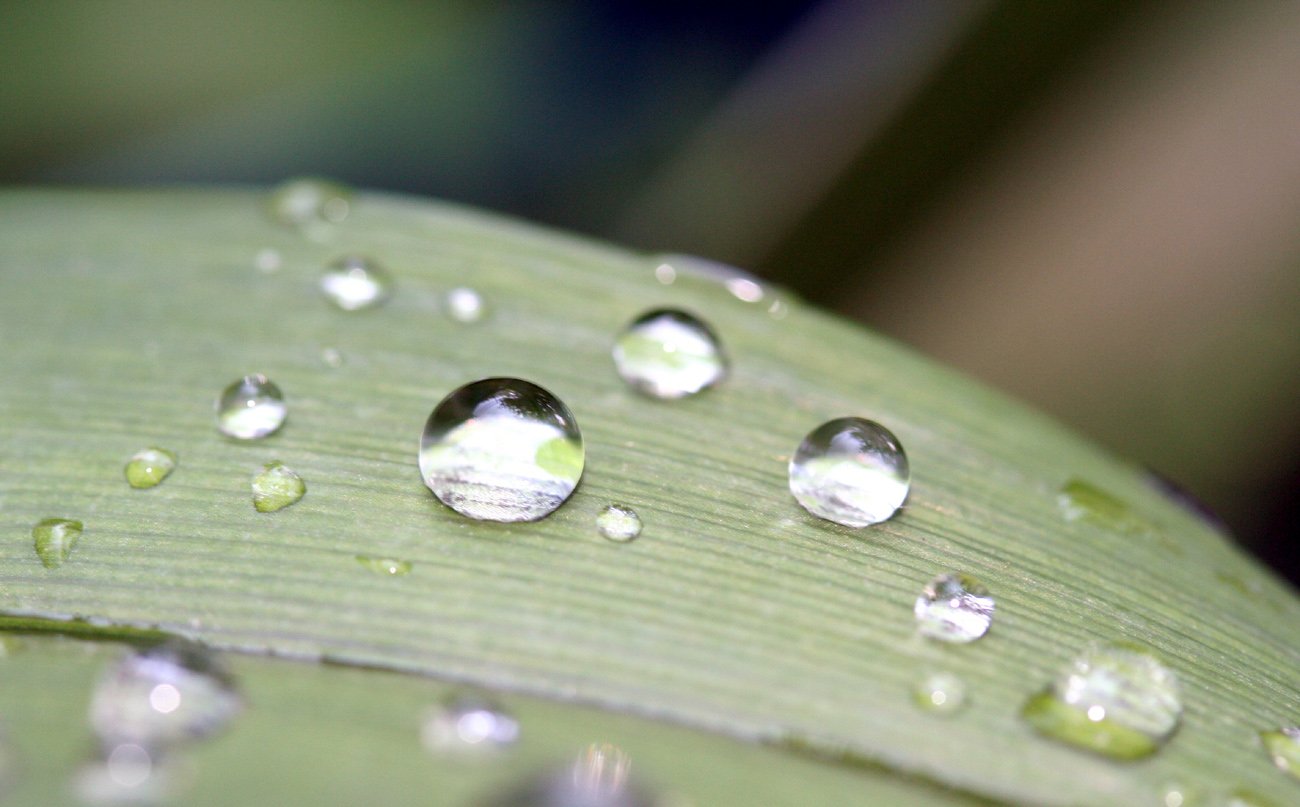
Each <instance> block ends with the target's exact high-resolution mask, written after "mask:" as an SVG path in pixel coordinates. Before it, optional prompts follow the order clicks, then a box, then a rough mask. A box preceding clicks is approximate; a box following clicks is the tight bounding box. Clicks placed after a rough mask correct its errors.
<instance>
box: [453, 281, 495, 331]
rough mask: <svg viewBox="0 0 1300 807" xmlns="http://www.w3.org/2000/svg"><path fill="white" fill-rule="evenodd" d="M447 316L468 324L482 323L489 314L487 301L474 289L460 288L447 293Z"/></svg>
mask: <svg viewBox="0 0 1300 807" xmlns="http://www.w3.org/2000/svg"><path fill="white" fill-rule="evenodd" d="M446 303H447V315H448V316H450V317H451V318H452V319H454V320H456V321H457V322H464V323H466V324H469V323H474V322H480V321H482V320H483V318H484V317H486V316H487V314H488V306H487V301H486V300H484V299H483V295H481V294H479V293H478V292H477V291H475V290H474V289H470V288H466V287H464V286H460V287H458V288H454V289H452V290H451V291H449V292H447V300H446Z"/></svg>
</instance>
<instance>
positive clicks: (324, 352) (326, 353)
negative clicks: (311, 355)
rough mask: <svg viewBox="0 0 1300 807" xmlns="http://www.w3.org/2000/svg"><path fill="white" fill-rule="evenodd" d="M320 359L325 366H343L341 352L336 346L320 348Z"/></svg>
mask: <svg viewBox="0 0 1300 807" xmlns="http://www.w3.org/2000/svg"><path fill="white" fill-rule="evenodd" d="M320 360H321V361H323V362H325V364H326V366H329V367H334V368H336V369H337V368H339V367H342V366H343V354H342V353H340V352H339V351H338V349H337V348H332V347H326V348H321V352H320Z"/></svg>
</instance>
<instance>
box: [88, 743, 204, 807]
mask: <svg viewBox="0 0 1300 807" xmlns="http://www.w3.org/2000/svg"><path fill="white" fill-rule="evenodd" d="M175 767H176V766H174V765H173V764H171V762H170V761H169V760H168V758H167V757H166V756H165V754H164V753H163V751H162V750H161V749H159V748H149V747H146V746H144V745H140V744H138V743H116V744H113V745H111V746H109V747H107V748H104V749H103V750H102V751H101V752H100V754H98V755H97V756H96V757H95V758H94V759H92V760H91V761H89V762H87V763H86V764H84V765H82V766H81V767H80V768H79V769H78V770H77V774H76V777H75V779H74V780H73V789H74V791H75V793H76V796H77V798H78V800H80V802H81V803H82V804H89V805H152V804H163V803H169V802H170V800H171V799H173V798H175V797H176V795H177V792H178V791H179V790H180V789H181V788H180V781H179V780H180V778H181V777H180V776H179V775H178V774H177V772H176V770H175Z"/></svg>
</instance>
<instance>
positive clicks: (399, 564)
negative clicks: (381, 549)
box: [356, 555, 411, 577]
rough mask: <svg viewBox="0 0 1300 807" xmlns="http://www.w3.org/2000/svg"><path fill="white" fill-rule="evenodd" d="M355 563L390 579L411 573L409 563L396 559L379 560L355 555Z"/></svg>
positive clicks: (368, 556) (370, 556)
mask: <svg viewBox="0 0 1300 807" xmlns="http://www.w3.org/2000/svg"><path fill="white" fill-rule="evenodd" d="M356 557H357V563H360V564H361V565H362V566H365V567H366V568H367V569H369V570H370V571H372V572H375V573H376V574H385V575H389V576H391V577H400V576H401V575H404V574H406V573H407V572H409V571H411V562H410V561H408V560H398V559H397V558H380V557H374V556H372V555H357V556H356Z"/></svg>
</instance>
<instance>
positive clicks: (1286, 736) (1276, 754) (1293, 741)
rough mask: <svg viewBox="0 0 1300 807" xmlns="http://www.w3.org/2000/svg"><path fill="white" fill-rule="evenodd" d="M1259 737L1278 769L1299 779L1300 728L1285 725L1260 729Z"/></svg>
mask: <svg viewBox="0 0 1300 807" xmlns="http://www.w3.org/2000/svg"><path fill="white" fill-rule="evenodd" d="M1259 739H1260V742H1262V743H1263V744H1264V750H1265V751H1267V752H1268V757H1269V759H1271V760H1273V764H1274V765H1276V766H1277V769H1278V770H1280V771H1283V772H1284V773H1288V774H1290V775H1291V776H1293V777H1294V778H1296V779H1300V728H1297V727H1295V726H1287V727H1285V728H1280V729H1276V730H1274V731H1261V732H1260V734H1259Z"/></svg>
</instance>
